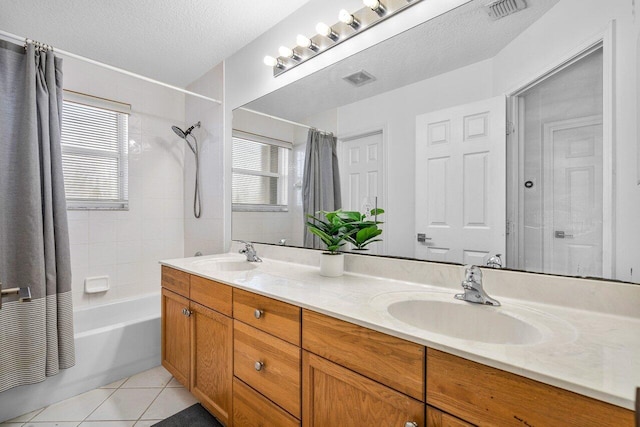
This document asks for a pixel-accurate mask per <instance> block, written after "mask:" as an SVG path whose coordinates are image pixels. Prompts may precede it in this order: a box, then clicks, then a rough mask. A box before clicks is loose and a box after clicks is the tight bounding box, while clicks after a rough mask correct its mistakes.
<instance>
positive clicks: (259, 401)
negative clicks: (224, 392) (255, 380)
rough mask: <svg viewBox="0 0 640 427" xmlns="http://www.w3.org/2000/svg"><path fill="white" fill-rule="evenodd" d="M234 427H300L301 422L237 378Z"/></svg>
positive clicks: (234, 396) (234, 391)
mask: <svg viewBox="0 0 640 427" xmlns="http://www.w3.org/2000/svg"><path fill="white" fill-rule="evenodd" d="M233 426H234V427H255V426H262V427H300V421H298V420H297V419H295V418H294V417H292V416H291V415H290V414H288V413H287V412H286V411H283V410H282V409H281V408H279V407H278V406H276V405H275V404H274V403H273V402H271V401H269V400H268V399H266V398H265V397H264V396H262V395H261V394H260V393H256V391H255V390H253V389H252V388H251V387H249V386H248V385H246V384H245V383H243V382H242V381H240V380H239V379H237V378H234V379H233Z"/></svg>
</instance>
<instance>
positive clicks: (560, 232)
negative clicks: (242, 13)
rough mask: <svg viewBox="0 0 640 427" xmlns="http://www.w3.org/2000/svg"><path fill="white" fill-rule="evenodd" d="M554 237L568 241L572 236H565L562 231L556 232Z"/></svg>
mask: <svg viewBox="0 0 640 427" xmlns="http://www.w3.org/2000/svg"><path fill="white" fill-rule="evenodd" d="M554 235H555V236H556V239H570V238H572V237H573V234H565V233H564V231H556V232H555V233H554Z"/></svg>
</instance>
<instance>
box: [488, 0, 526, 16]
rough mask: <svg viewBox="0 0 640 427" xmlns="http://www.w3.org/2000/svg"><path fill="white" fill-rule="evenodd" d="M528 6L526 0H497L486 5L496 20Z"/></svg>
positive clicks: (490, 14)
mask: <svg viewBox="0 0 640 427" xmlns="http://www.w3.org/2000/svg"><path fill="white" fill-rule="evenodd" d="M526 8H527V3H526V2H525V0H496V1H493V2H491V3H489V4H487V5H485V6H484V9H485V10H486V11H487V13H488V14H489V17H490V18H491V19H493V20H494V21H496V20H498V19H501V18H504V17H505V16H509V15H511V14H512V13H516V12H518V11H520V10H523V9H526Z"/></svg>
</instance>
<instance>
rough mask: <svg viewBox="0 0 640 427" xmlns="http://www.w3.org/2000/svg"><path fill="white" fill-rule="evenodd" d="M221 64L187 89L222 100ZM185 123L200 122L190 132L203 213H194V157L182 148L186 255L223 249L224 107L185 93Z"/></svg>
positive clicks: (222, 78)
mask: <svg viewBox="0 0 640 427" xmlns="http://www.w3.org/2000/svg"><path fill="white" fill-rule="evenodd" d="M223 81H224V65H223V64H220V65H217V66H216V67H214V68H212V69H211V70H210V71H209V72H207V73H206V74H204V75H203V76H202V77H200V78H199V79H198V80H196V81H195V82H193V83H191V84H190V85H189V86H188V88H187V89H188V90H190V91H193V92H196V93H200V94H202V95H206V96H209V97H211V98H214V99H219V100H222V101H224V86H223ZM185 120H186V126H191V125H193V124H194V123H196V122H198V121H200V122H201V123H202V127H200V128H199V129H195V130H194V131H193V135H195V137H196V138H197V139H198V146H199V147H200V151H199V153H200V195H201V198H202V214H201V216H200V218H195V217H194V215H193V191H194V185H195V173H196V171H195V156H194V155H193V153H192V152H191V150H189V149H188V148H187V149H186V150H185V167H184V227H185V241H184V248H185V250H184V253H185V256H194V255H195V253H196V252H202V254H203V255H208V254H214V253H220V252H223V251H224V247H225V245H224V239H223V233H224V216H225V209H224V182H223V176H224V164H223V152H224V149H223V144H224V143H223V123H224V109H223V107H222V106H221V105H219V104H216V103H213V102H211V101H206V100H203V99H200V98H195V97H191V96H187V98H186V101H185Z"/></svg>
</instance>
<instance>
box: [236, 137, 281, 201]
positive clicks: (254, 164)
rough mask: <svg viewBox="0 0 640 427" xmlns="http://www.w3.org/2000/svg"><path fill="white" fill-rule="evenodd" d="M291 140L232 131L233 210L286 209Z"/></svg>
mask: <svg viewBox="0 0 640 427" xmlns="http://www.w3.org/2000/svg"><path fill="white" fill-rule="evenodd" d="M291 146H292V144H290V143H287V142H285V141H280V140H276V139H272V138H268V137H265V136H261V135H255V134H251V133H246V132H240V131H234V132H233V154H232V168H233V169H232V200H233V210H234V211H287V204H288V188H287V177H288V170H289V158H290V152H291Z"/></svg>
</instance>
